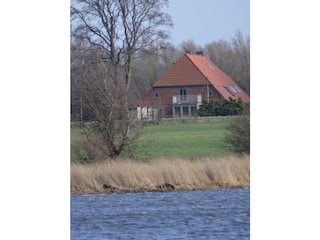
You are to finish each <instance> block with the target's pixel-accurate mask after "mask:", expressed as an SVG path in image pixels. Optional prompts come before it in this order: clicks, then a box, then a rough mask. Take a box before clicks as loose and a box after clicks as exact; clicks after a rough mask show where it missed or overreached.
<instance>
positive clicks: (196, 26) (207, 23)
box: [164, 0, 250, 45]
mask: <svg viewBox="0 0 320 240" xmlns="http://www.w3.org/2000/svg"><path fill="white" fill-rule="evenodd" d="M164 10H165V11H166V12H167V13H168V14H170V15H171V16H172V21H173V23H174V26H173V28H172V29H171V41H172V43H173V44H174V45H179V44H180V43H182V42H183V41H187V40H194V41H195V43H196V44H199V45H204V44H207V43H210V42H212V41H217V40H220V39H223V40H227V41H229V40H230V39H231V38H233V37H234V35H235V32H236V31H237V30H240V31H241V32H242V33H243V34H244V35H250V0H170V1H169V8H168V9H164Z"/></svg>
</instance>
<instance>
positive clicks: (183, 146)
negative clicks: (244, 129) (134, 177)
mask: <svg viewBox="0 0 320 240" xmlns="http://www.w3.org/2000/svg"><path fill="white" fill-rule="evenodd" d="M226 124H227V123H226V122H207V123H178V124H168V125H153V126H148V127H145V128H144V130H143V134H142V136H141V138H140V139H139V142H138V146H140V147H139V148H137V150H136V151H135V154H134V155H135V156H136V158H137V159H140V160H146V159H155V158H160V157H165V158H175V157H181V158H186V159H197V158H201V157H208V156H223V155H226V154H230V147H229V146H227V145H226V144H225V143H224V142H223V138H224V136H225V134H226V130H225V126H226Z"/></svg>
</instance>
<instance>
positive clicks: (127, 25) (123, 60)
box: [71, 0, 172, 90]
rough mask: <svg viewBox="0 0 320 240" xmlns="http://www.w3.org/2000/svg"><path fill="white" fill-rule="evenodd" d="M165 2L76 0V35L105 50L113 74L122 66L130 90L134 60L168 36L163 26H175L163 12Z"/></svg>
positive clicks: (161, 43)
mask: <svg viewBox="0 0 320 240" xmlns="http://www.w3.org/2000/svg"><path fill="white" fill-rule="evenodd" d="M166 5H168V0H130V1H127V0H73V1H72V5H71V16H72V17H73V18H74V20H73V24H74V25H75V29H74V32H73V35H74V36H75V37H77V38H80V39H84V40H86V41H88V42H90V43H91V44H92V45H93V46H96V47H99V48H101V49H103V51H104V58H105V59H107V60H108V61H110V64H111V65H112V66H113V68H114V74H116V73H117V68H118V66H119V65H123V66H124V69H125V84H126V87H127V90H128V89H130V85H131V75H132V64H133V59H134V58H135V57H139V55H140V54H143V53H144V52H149V51H153V50H156V49H157V48H159V47H160V46H161V45H163V44H165V40H166V39H167V38H168V33H167V31H166V30H165V28H164V27H167V26H172V22H171V17H170V16H169V15H168V14H165V13H164V12H162V11H161V9H162V8H163V7H164V6H166ZM115 78H116V77H115Z"/></svg>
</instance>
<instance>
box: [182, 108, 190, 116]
mask: <svg viewBox="0 0 320 240" xmlns="http://www.w3.org/2000/svg"><path fill="white" fill-rule="evenodd" d="M182 113H183V116H184V117H188V116H189V107H188V106H183V108H182Z"/></svg>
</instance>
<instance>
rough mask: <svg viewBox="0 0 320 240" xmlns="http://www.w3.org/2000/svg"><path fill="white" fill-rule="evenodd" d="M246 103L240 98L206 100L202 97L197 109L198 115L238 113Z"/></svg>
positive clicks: (240, 112) (241, 111) (243, 108)
mask: <svg viewBox="0 0 320 240" xmlns="http://www.w3.org/2000/svg"><path fill="white" fill-rule="evenodd" d="M245 108H246V105H245V104H244V103H243V101H242V99H241V98H239V99H238V100H237V101H236V100H234V99H231V98H229V100H225V99H223V100H215V101H210V102H208V101H207V100H205V99H204V101H203V103H202V105H201V106H200V109H199V116H200V117H206V116H229V115H239V114H242V113H243V111H244V110H245Z"/></svg>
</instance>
